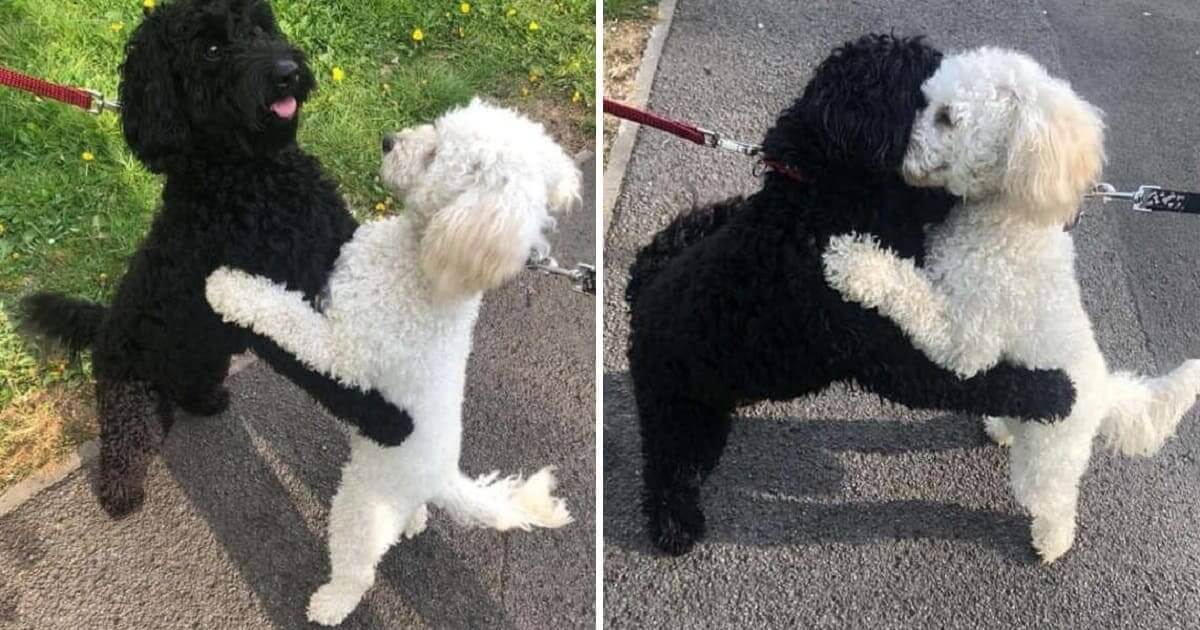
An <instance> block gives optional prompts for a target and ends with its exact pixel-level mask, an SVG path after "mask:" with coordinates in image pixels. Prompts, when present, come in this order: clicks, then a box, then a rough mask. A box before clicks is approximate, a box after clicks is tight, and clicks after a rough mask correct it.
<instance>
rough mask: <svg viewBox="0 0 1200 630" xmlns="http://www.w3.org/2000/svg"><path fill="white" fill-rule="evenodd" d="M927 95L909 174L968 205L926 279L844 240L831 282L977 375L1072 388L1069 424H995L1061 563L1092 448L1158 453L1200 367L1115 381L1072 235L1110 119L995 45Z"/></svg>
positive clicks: (951, 69)
mask: <svg viewBox="0 0 1200 630" xmlns="http://www.w3.org/2000/svg"><path fill="white" fill-rule="evenodd" d="M923 90H924V92H925V94H926V96H927V98H928V100H929V107H928V108H927V110H925V111H924V112H923V113H922V114H921V116H920V117H919V118H918V120H917V122H916V125H915V126H914V129H913V135H912V139H911V143H910V146H909V149H908V153H907V154H906V156H905V161H904V175H905V178H906V179H907V180H908V181H910V182H911V183H912V184H914V185H921V186H944V187H946V188H947V189H948V190H950V191H951V192H954V193H955V194H958V195H961V196H963V197H964V198H965V200H964V202H963V203H962V204H960V205H959V206H958V207H956V208H955V209H954V210H953V211H952V212H951V214H950V216H949V217H948V218H947V220H946V221H945V223H943V224H942V225H939V226H937V227H935V228H933V229H932V230H931V232H930V234H929V238H928V241H927V247H928V250H929V251H928V256H927V261H926V266H925V267H924V268H917V267H916V265H915V264H914V263H913V262H912V261H911V260H907V259H901V258H899V257H897V256H895V255H894V254H893V253H892V252H890V251H888V250H885V249H882V248H880V247H879V245H878V244H877V243H876V242H875V241H874V240H873V239H871V238H869V237H863V236H859V235H854V234H850V235H845V236H840V237H837V238H835V239H833V240H832V241H831V242H830V245H829V248H828V249H827V250H826V252H825V275H826V278H827V279H828V281H829V284H830V286H832V287H834V288H836V289H837V290H838V291H839V292H840V293H841V294H842V295H843V296H844V297H845V298H846V299H848V300H851V301H854V302H858V303H860V304H863V305H864V306H868V307H872V308H875V309H877V310H879V312H880V313H882V314H884V315H885V316H887V317H888V318H890V319H892V320H893V321H895V322H896V323H897V324H898V325H899V326H900V327H901V328H903V329H904V330H905V331H906V332H907V333H908V335H909V336H910V337H911V339H912V340H913V343H914V344H915V345H916V346H918V347H920V348H921V349H922V351H924V352H925V353H926V354H927V355H928V356H929V357H930V358H931V359H932V360H934V361H935V362H937V363H938V364H939V365H942V366H944V367H946V368H947V369H951V370H954V371H955V372H957V373H958V374H960V375H962V376H963V377H969V376H971V375H974V374H976V373H978V372H980V371H981V370H985V369H987V368H989V367H991V366H993V365H995V364H996V363H997V362H999V361H1000V360H1001V358H1006V359H1009V360H1012V361H1014V362H1017V363H1020V364H1023V365H1027V366H1029V367H1033V368H1060V369H1063V370H1065V371H1066V372H1067V374H1068V375H1069V376H1070V377H1071V379H1072V381H1073V382H1074V384H1075V387H1076V403H1075V407H1074V408H1073V409H1072V412H1071V415H1070V416H1069V417H1068V418H1066V419H1063V420H1061V421H1059V422H1055V423H1051V424H1036V423H1022V422H1019V421H1015V420H1012V419H1004V418H988V419H986V429H987V433H988V435H989V436H991V437H992V439H993V440H995V441H996V442H997V443H999V444H1002V445H1011V447H1012V460H1011V464H1010V466H1011V471H1010V472H1011V483H1012V487H1013V492H1014V494H1015V495H1016V497H1017V500H1018V501H1019V502H1020V503H1021V504H1022V505H1023V506H1024V507H1025V508H1026V509H1028V510H1029V511H1030V513H1031V514H1032V515H1033V524H1032V535H1033V544H1034V547H1035V548H1036V549H1037V551H1038V553H1039V554H1040V555H1041V557H1042V560H1043V561H1044V562H1047V563H1048V562H1053V561H1054V560H1055V559H1057V558H1058V557H1059V556H1061V555H1062V554H1063V553H1065V552H1066V551H1067V550H1068V549H1069V548H1070V547H1071V544H1072V542H1073V541H1074V535H1075V515H1076V509H1077V502H1078V495H1079V479H1080V477H1081V476H1082V475H1083V473H1084V471H1085V470H1086V468H1087V463H1088V459H1089V458H1090V456H1091V448H1092V438H1093V437H1094V436H1095V435H1096V434H1097V433H1100V434H1103V435H1104V436H1105V437H1106V438H1107V439H1108V442H1109V444H1110V445H1111V446H1113V447H1115V448H1117V449H1119V450H1120V451H1121V452H1123V453H1125V454H1127V455H1150V454H1153V453H1154V452H1156V451H1157V450H1158V449H1159V448H1161V447H1162V445H1163V443H1164V442H1165V441H1166V440H1167V439H1168V438H1169V437H1171V436H1172V435H1173V434H1174V432H1175V429H1176V427H1177V425H1178V423H1179V421H1180V419H1181V418H1182V416H1183V414H1184V413H1186V412H1187V410H1188V409H1189V408H1190V407H1191V406H1192V405H1193V404H1194V402H1195V400H1196V396H1197V394H1198V393H1200V361H1196V360H1191V361H1187V362H1185V363H1183V365H1181V366H1180V367H1179V368H1177V369H1176V370H1174V371H1173V372H1171V373H1170V374H1168V375H1166V376H1163V377H1160V378H1144V377H1141V376H1137V375H1134V374H1129V373H1115V374H1112V373H1109V371H1108V369H1107V367H1106V365H1105V361H1104V356H1103V355H1102V354H1101V353H1100V348H1099V346H1098V345H1097V343H1096V339H1095V334H1094V332H1093V330H1092V324H1091V321H1090V319H1089V318H1088V315H1087V313H1086V312H1085V311H1084V308H1083V301H1082V299H1081V297H1080V289H1079V284H1078V282H1077V280H1076V278H1075V269H1074V263H1075V250H1074V244H1073V243H1072V241H1071V237H1070V235H1069V234H1068V233H1067V232H1065V231H1064V230H1063V225H1064V223H1068V222H1070V221H1072V220H1073V218H1074V217H1075V216H1076V214H1077V208H1078V205H1079V203H1080V202H1081V199H1082V195H1083V193H1084V192H1085V191H1086V190H1087V189H1088V187H1089V186H1090V185H1091V184H1092V183H1093V182H1094V181H1096V179H1097V178H1098V176H1099V174H1100V169H1101V167H1102V165H1103V162H1104V151H1103V135H1104V133H1103V132H1104V127H1103V123H1102V122H1101V118H1100V113H1099V111H1098V110H1096V109H1095V108H1094V107H1092V106H1091V105H1089V104H1087V103H1086V102H1084V101H1083V100H1082V99H1081V98H1079V97H1078V96H1077V95H1076V94H1075V93H1074V92H1072V91H1071V89H1070V86H1069V85H1067V83H1065V82H1064V81H1061V80H1059V79H1055V78H1053V77H1051V76H1050V75H1048V74H1047V73H1046V71H1045V70H1044V69H1043V68H1042V67H1041V66H1040V65H1038V64H1037V63H1036V62H1034V61H1033V60H1032V59H1030V58H1029V57H1026V56H1025V55H1022V54H1020V53H1016V52H1011V51H1005V50H997V49H991V48H983V49H979V50H976V51H972V52H967V53H963V54H960V55H957V56H953V57H949V58H947V59H946V60H945V61H944V62H943V63H942V65H941V67H940V69H939V70H938V71H937V73H935V74H934V76H932V77H930V79H929V80H928V81H927V82H926V83H925V85H924V86H923Z"/></svg>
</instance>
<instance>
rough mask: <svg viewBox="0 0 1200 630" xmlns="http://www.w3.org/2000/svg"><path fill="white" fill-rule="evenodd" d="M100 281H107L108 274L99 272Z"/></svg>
mask: <svg viewBox="0 0 1200 630" xmlns="http://www.w3.org/2000/svg"><path fill="white" fill-rule="evenodd" d="M100 282H108V274H106V273H102V274H100Z"/></svg>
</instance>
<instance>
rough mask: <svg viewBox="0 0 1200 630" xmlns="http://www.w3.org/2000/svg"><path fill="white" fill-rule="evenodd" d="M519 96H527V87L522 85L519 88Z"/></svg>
mask: <svg viewBox="0 0 1200 630" xmlns="http://www.w3.org/2000/svg"><path fill="white" fill-rule="evenodd" d="M521 96H529V88H527V87H522V88H521Z"/></svg>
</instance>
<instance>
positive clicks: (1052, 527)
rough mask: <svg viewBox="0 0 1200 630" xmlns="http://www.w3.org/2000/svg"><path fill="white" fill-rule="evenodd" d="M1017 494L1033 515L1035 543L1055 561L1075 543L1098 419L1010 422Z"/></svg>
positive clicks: (1046, 560) (1045, 557) (1044, 559)
mask: <svg viewBox="0 0 1200 630" xmlns="http://www.w3.org/2000/svg"><path fill="white" fill-rule="evenodd" d="M1007 426H1008V427H1009V429H1011V430H1012V431H1013V432H1014V436H1013V443H1012V456H1011V459H1010V461H1009V466H1010V470H1009V472H1010V480H1011V482H1012V488H1013V494H1014V495H1015V496H1016V498H1017V502H1018V503H1020V504H1021V505H1022V506H1023V507H1025V509H1027V510H1029V513H1030V514H1031V515H1032V516H1033V524H1032V527H1031V530H1030V533H1031V534H1032V538H1033V547H1034V549H1036V550H1037V553H1038V555H1039V556H1040V557H1041V559H1042V562H1044V563H1046V564H1049V563H1051V562H1054V561H1055V560H1057V559H1058V558H1059V557H1060V556H1062V554H1064V553H1066V552H1067V550H1068V549H1070V548H1071V545H1072V544H1073V543H1074V542H1075V515H1076V511H1077V508H1078V502H1079V480H1080V478H1081V477H1083V473H1084V471H1086V470H1087V465H1088V460H1089V459H1090V458H1091V450H1092V437H1093V435H1094V431H1095V429H1096V421H1094V420H1092V419H1087V418H1078V417H1076V416H1072V417H1071V418H1068V419H1067V420H1063V421H1062V422H1059V423H1056V424H1036V423H1030V422H1027V423H1018V424H1007Z"/></svg>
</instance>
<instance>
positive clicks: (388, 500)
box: [308, 435, 423, 626]
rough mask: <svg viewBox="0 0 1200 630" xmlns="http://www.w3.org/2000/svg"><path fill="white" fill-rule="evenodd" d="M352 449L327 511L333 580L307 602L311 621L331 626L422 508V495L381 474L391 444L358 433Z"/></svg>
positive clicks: (353, 604) (363, 590)
mask: <svg viewBox="0 0 1200 630" xmlns="http://www.w3.org/2000/svg"><path fill="white" fill-rule="evenodd" d="M350 449H351V452H350V462H349V463H347V464H346V466H345V468H343V470H342V481H341V486H340V487H339V488H338V491H337V494H336V495H334V497H333V505H332V506H331V508H330V514H329V564H330V577H329V581H328V582H326V583H325V585H323V586H322V587H321V588H319V589H317V591H316V592H315V593H313V595H312V598H311V599H309V602H308V620H309V621H312V622H314V623H319V624H324V625H327V626H331V625H337V624H339V623H341V622H342V620H343V619H345V618H346V616H347V615H349V614H350V613H351V612H353V611H354V609H355V608H356V607H357V606H358V602H359V601H360V600H361V599H362V596H363V595H364V594H365V593H366V592H367V590H368V589H370V588H371V586H372V585H373V584H374V583H375V567H376V566H377V565H378V564H379V560H380V559H381V558H383V555H384V554H385V553H387V550H388V549H389V548H390V547H391V546H392V545H394V544H395V543H396V542H397V541H398V540H399V538H400V534H401V532H402V531H405V530H406V529H408V528H410V527H411V525H412V524H413V520H414V517H417V516H418V514H417V513H418V512H419V510H420V509H421V507H422V501H421V499H420V498H419V497H416V496H410V495H407V494H405V493H404V492H403V489H400V490H399V491H398V490H397V484H396V483H395V479H394V478H392V477H389V476H388V475H386V474H381V473H386V470H381V468H382V467H383V466H382V465H381V464H386V462H387V457H386V455H387V451H389V450H391V449H387V448H385V447H381V446H379V445H376V444H373V443H370V441H369V440H367V439H366V438H363V437H360V436H357V435H355V436H353V437H351V439H350ZM422 524H423V523H422Z"/></svg>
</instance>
